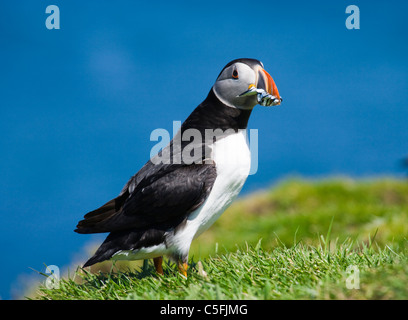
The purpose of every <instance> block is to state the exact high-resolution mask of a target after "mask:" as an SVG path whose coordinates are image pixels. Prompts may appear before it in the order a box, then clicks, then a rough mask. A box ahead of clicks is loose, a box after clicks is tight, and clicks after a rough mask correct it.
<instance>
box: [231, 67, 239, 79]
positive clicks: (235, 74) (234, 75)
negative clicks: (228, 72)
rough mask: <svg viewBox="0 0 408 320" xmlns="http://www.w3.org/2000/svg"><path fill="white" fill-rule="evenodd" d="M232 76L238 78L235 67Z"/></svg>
mask: <svg viewBox="0 0 408 320" xmlns="http://www.w3.org/2000/svg"><path fill="white" fill-rule="evenodd" d="M232 77H233V78H234V79H238V71H237V69H234V71H233V72H232Z"/></svg>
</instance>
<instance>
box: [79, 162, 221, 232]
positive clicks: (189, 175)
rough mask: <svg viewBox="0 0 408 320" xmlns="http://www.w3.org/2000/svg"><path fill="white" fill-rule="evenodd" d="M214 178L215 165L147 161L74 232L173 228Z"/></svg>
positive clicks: (195, 205) (203, 196)
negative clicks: (119, 190)
mask: <svg viewBox="0 0 408 320" xmlns="http://www.w3.org/2000/svg"><path fill="white" fill-rule="evenodd" d="M215 178H216V168H215V164H191V165H186V164H160V165H154V164H152V163H151V162H148V163H147V164H146V165H145V166H144V167H143V168H142V169H141V170H140V171H139V172H138V174H136V175H135V176H134V177H132V178H131V179H130V180H129V182H128V183H127V184H126V186H125V187H124V189H123V190H122V192H121V194H120V195H119V196H118V197H117V198H115V199H113V200H111V201H109V202H107V203H106V204H105V205H103V206H102V207H100V208H98V209H96V210H94V211H91V212H89V213H87V214H86V215H85V216H84V218H85V219H84V220H81V221H80V222H79V223H78V225H77V229H76V230H75V231H76V232H78V233H99V232H112V231H120V230H129V229H135V228H137V229H147V228H157V227H160V228H166V227H176V226H177V225H178V224H179V223H180V222H181V221H183V220H184V219H185V217H186V216H187V215H188V214H189V213H190V212H192V211H193V210H195V209H196V208H198V207H199V206H200V205H201V204H202V203H203V202H204V201H205V199H206V198H207V196H208V194H209V192H210V191H211V189H212V186H213V184H214V181H215Z"/></svg>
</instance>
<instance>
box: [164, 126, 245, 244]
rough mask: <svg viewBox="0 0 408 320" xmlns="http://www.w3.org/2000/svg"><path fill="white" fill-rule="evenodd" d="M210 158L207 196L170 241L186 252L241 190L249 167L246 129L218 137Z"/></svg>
mask: <svg viewBox="0 0 408 320" xmlns="http://www.w3.org/2000/svg"><path fill="white" fill-rule="evenodd" d="M212 159H213V160H214V162H215V166H216V170H217V177H216V179H215V182H214V185H213V188H212V190H211V192H210V194H209V196H208V198H207V199H206V200H205V202H204V204H203V205H202V206H201V207H200V208H198V209H196V210H195V211H194V212H192V213H191V214H190V216H189V217H188V219H187V223H186V226H185V227H184V228H183V229H182V230H180V231H178V232H177V233H176V234H175V235H174V238H173V239H172V240H171V243H172V244H173V245H175V246H176V247H178V248H179V250H180V249H181V248H182V249H184V250H186V251H187V252H188V250H189V247H190V243H191V241H192V240H193V238H195V237H198V236H199V235H200V234H201V233H202V232H204V231H205V230H207V229H208V228H209V227H210V226H211V225H212V224H213V223H214V222H215V220H217V219H218V218H219V216H220V215H221V214H222V213H223V212H224V211H225V210H226V209H227V208H228V206H229V205H230V204H231V203H232V201H233V200H234V199H235V198H236V196H237V195H238V194H239V192H240V191H241V189H242V187H243V185H244V183H245V181H246V179H247V177H248V174H249V170H250V167H251V154H250V151H249V147H248V141H247V133H246V130H239V131H238V132H237V133H234V134H230V135H228V136H227V137H225V138H222V139H219V140H217V141H216V142H215V143H214V144H213V146H212ZM184 250H182V251H184Z"/></svg>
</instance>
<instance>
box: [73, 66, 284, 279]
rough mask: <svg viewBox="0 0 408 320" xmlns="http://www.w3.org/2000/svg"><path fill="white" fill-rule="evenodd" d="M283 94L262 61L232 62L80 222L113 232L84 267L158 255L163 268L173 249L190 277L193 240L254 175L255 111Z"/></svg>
mask: <svg viewBox="0 0 408 320" xmlns="http://www.w3.org/2000/svg"><path fill="white" fill-rule="evenodd" d="M281 101H282V98H281V97H280V95H279V92H278V89H277V87H276V84H275V82H274V80H273V79H272V77H271V76H270V74H269V73H268V72H267V71H266V70H265V69H264V65H263V63H262V62H261V61H259V60H257V59H249V58H242V59H235V60H233V61H231V62H229V63H228V64H227V65H226V66H225V67H224V68H223V69H222V70H221V72H220V73H219V75H218V77H217V78H216V81H215V83H214V85H213V86H212V88H211V89H210V92H209V94H208V95H207V97H206V98H205V100H204V101H203V102H202V103H201V104H199V105H198V107H196V108H195V109H194V110H193V112H192V113H191V114H190V115H189V116H188V117H187V119H186V120H185V121H184V123H183V124H182V125H181V127H180V129H179V130H178V132H177V133H176V134H175V135H174V137H173V139H172V140H171V141H170V142H169V143H168V145H167V146H165V147H163V148H162V149H161V150H159V151H158V152H157V154H156V155H155V156H152V157H150V159H149V160H148V161H147V163H146V164H145V165H144V166H143V167H142V168H141V169H140V170H139V171H138V172H137V173H136V174H135V175H134V176H132V177H131V178H130V179H129V181H128V182H127V183H126V184H125V186H124V187H123V189H122V190H121V192H120V193H119V195H118V196H117V197H116V198H114V199H112V200H110V201H108V202H107V203H105V204H104V205H102V206H101V207H99V208H98V209H96V210H93V211H91V212H89V213H87V214H85V216H84V218H83V219H82V220H81V221H79V222H78V224H77V226H76V229H75V230H74V231H75V232H77V233H80V234H90V233H109V234H108V236H107V237H106V239H105V240H104V241H103V243H102V244H101V245H100V246H99V248H98V249H97V250H96V252H95V254H94V255H93V256H92V257H91V258H90V259H89V260H88V261H86V262H85V264H84V265H83V267H84V268H85V267H89V266H91V265H93V264H95V263H98V262H102V261H105V260H109V259H113V260H139V259H143V260H146V259H153V263H154V266H155V269H156V272H157V273H159V274H161V275H163V267H162V263H163V257H164V256H166V257H168V258H169V259H170V260H172V261H174V262H175V263H176V264H177V267H178V271H179V273H180V274H181V275H183V276H184V277H187V269H188V255H189V250H190V245H191V243H192V241H193V240H194V239H195V238H197V237H198V236H199V235H200V234H202V233H203V232H204V231H205V230H207V229H208V228H209V227H210V226H211V225H212V224H213V223H214V222H215V221H216V220H217V219H218V218H219V217H220V215H221V214H222V213H223V212H224V211H225V210H226V209H227V208H228V207H229V206H230V204H231V203H232V202H233V200H234V199H235V198H236V197H237V196H238V194H239V192H240V191H241V189H242V187H243V185H244V183H245V181H246V179H247V177H248V175H249V172H250V165H251V154H250V148H249V141H248V137H247V126H248V120H249V117H250V115H251V112H252V110H253V109H254V107H255V106H256V105H262V106H266V107H271V106H277V105H280V104H281Z"/></svg>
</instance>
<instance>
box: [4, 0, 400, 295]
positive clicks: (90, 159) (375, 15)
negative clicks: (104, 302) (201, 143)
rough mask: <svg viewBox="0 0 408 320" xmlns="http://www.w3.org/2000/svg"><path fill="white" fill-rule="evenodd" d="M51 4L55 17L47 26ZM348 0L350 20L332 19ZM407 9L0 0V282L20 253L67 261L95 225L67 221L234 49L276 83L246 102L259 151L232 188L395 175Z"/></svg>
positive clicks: (120, 180)
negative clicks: (271, 99) (260, 98)
mask: <svg viewBox="0 0 408 320" xmlns="http://www.w3.org/2000/svg"><path fill="white" fill-rule="evenodd" d="M51 4H55V5H58V6H59V8H60V25H61V29H60V30H48V29H47V28H46V27H45V20H46V18H47V16H48V15H47V14H46V13H45V8H46V7H47V6H48V5H51ZM350 4H355V5H358V6H359V8H360V15H361V19H360V27H361V29H360V30H348V29H347V28H346V27H345V20H346V18H347V16H348V15H347V14H346V13H345V8H346V7H347V6H348V5H350ZM407 12H408V2H406V1H307V2H306V1H279V2H278V1H271V0H269V1H258V2H253V3H252V2H248V1H225V2H222V1H205V2H201V4H199V5H198V4H194V3H193V2H177V1H147V2H143V3H142V2H136V1H122V0H120V1H104V2H102V1H86V3H84V1H38V0H36V1H28V0H27V1H8V2H7V3H6V2H3V3H2V4H1V9H0V32H1V40H0V41H1V50H0V75H1V76H0V132H1V135H0V149H1V156H0V171H1V176H0V177H1V179H0V203H1V206H0V210H1V212H0V245H1V258H0V259H1V260H0V261H1V263H0V283H1V285H0V296H1V298H3V299H8V298H16V297H17V296H18V294H20V293H21V289H22V288H23V287H24V286H26V285H28V284H29V282H30V281H31V279H32V277H33V276H34V275H35V274H36V273H35V272H34V271H31V270H30V269H29V268H33V269H36V270H39V271H44V269H45V268H44V265H43V264H44V263H45V264H47V265H51V264H53V265H57V266H60V267H61V268H62V267H63V266H67V265H69V264H70V263H71V262H72V261H75V260H76V259H77V260H78V259H79V260H80V258H79V257H80V256H81V252H82V253H83V251H84V249H83V248H84V245H85V244H86V243H89V241H98V240H102V239H103V238H104V236H84V235H78V234H76V233H74V232H73V229H74V228H75V225H76V223H77V221H78V220H79V219H81V218H82V216H83V214H85V213H86V212H88V211H90V210H92V209H95V208H96V207H98V206H99V205H101V204H103V203H105V202H106V201H107V200H109V199H111V198H112V197H115V196H116V195H117V194H118V193H119V191H120V190H121V188H122V186H123V185H124V184H125V183H126V181H127V180H128V178H130V176H132V175H133V174H134V173H136V172H137V171H138V170H139V168H140V167H141V166H142V165H143V164H144V163H145V162H146V161H147V159H148V157H149V153H150V149H151V148H152V147H153V146H154V144H155V143H156V142H151V141H150V140H149V137H150V133H151V132H152V131H153V130H154V129H156V128H165V129H167V130H169V131H170V132H171V130H172V125H173V123H172V122H173V121H176V120H180V121H184V119H185V118H186V117H187V116H188V115H189V113H190V112H191V111H192V110H193V109H194V108H195V107H196V106H197V105H198V104H199V103H200V102H201V101H202V100H203V99H204V98H205V97H206V95H207V94H208V92H209V90H210V88H211V86H212V84H213V82H214V80H215V78H216V76H217V75H218V73H219V72H220V70H221V69H222V68H223V66H224V65H225V64H226V63H227V62H229V61H230V60H232V59H235V58H241V57H250V58H257V59H260V60H261V61H263V63H264V65H265V69H266V70H267V71H268V72H269V73H270V74H271V75H272V77H273V78H274V80H275V82H276V84H277V86H278V88H279V91H280V93H281V95H282V97H283V98H284V102H283V104H282V106H281V107H278V108H263V107H256V109H255V110H254V112H253V114H252V116H251V119H250V123H249V127H250V128H254V129H258V130H259V154H258V157H259V166H258V172H257V174H256V175H253V176H250V177H249V178H248V180H247V183H246V185H245V187H244V190H243V192H244V193H249V192H251V191H254V190H258V189H260V188H265V187H267V186H270V185H271V184H272V183H274V182H276V181H277V180H279V179H282V178H284V177H286V176H288V175H303V176H309V177H310V176H311V177H322V176H325V175H339V174H346V175H351V176H354V177H367V176H372V175H384V174H387V175H394V176H398V177H402V176H403V175H404V172H403V169H402V168H401V167H400V163H399V161H400V159H401V158H403V157H404V156H405V155H406V154H407V152H408V130H407V121H408V105H407V100H408V90H407V88H408V77H407V75H408V61H407V60H408V59H407V57H408V41H407V31H408V23H407ZM79 260H78V261H79ZM78 261H77V262H78ZM34 278H35V277H34ZM35 279H37V278H35Z"/></svg>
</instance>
